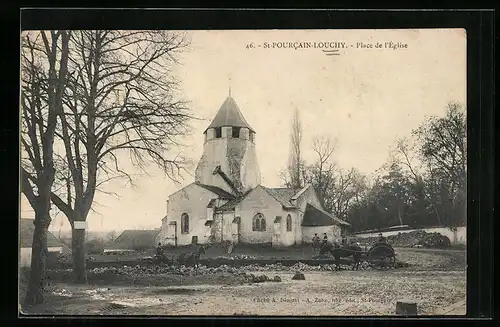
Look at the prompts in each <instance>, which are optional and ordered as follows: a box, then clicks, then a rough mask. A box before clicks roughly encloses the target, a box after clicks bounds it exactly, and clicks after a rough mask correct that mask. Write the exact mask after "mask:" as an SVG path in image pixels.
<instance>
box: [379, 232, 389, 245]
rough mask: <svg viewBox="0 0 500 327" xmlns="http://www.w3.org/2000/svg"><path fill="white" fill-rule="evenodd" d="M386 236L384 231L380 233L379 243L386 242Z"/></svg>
mask: <svg viewBox="0 0 500 327" xmlns="http://www.w3.org/2000/svg"><path fill="white" fill-rule="evenodd" d="M386 241H387V240H386V238H385V237H384V236H383V235H382V233H379V234H378V242H379V243H386Z"/></svg>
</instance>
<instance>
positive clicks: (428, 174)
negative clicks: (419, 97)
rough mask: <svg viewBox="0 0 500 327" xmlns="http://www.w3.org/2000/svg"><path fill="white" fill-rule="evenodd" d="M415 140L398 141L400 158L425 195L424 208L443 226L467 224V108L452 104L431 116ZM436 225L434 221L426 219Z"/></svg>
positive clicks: (422, 198) (415, 134)
mask: <svg viewBox="0 0 500 327" xmlns="http://www.w3.org/2000/svg"><path fill="white" fill-rule="evenodd" d="M413 136H414V139H413V140H408V139H406V140H399V141H398V142H397V147H396V148H397V156H396V160H397V161H398V162H400V163H402V164H403V165H404V166H405V167H406V168H407V171H408V175H409V177H410V178H412V180H413V183H414V187H416V188H418V192H419V193H418V195H420V197H421V199H420V200H421V201H420V206H421V208H420V210H422V209H423V207H424V206H425V205H426V204H425V202H427V205H428V207H429V208H428V209H429V210H428V216H429V217H433V218H434V220H435V222H434V224H436V223H437V224H438V225H440V226H442V225H444V226H448V227H451V228H454V227H456V226H458V225H462V224H464V223H465V202H466V187H467V186H466V174H467V163H466V160H467V158H466V151H467V149H466V120H465V110H464V107H463V106H462V105H460V104H458V103H449V104H448V105H447V108H446V113H445V115H444V116H443V117H437V116H432V117H429V118H427V119H426V120H425V121H424V122H423V123H422V124H421V125H420V126H419V127H418V128H417V129H415V130H414V131H413ZM426 223H427V224H432V221H431V220H427V221H426Z"/></svg>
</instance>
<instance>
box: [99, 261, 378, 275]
mask: <svg viewBox="0 0 500 327" xmlns="http://www.w3.org/2000/svg"><path fill="white" fill-rule="evenodd" d="M340 268H341V269H343V270H348V269H351V267H350V266H346V265H341V267H340ZM335 269H336V266H335V265H334V264H332V265H318V266H310V265H307V264H304V263H296V264H294V265H293V266H283V265H282V264H280V263H277V264H269V265H265V266H259V265H246V266H243V267H239V268H235V267H231V266H228V265H221V266H219V267H207V266H203V265H200V266H199V267H198V269H196V268H194V267H189V266H169V265H163V266H141V265H136V266H123V267H100V268H94V269H91V270H90V272H91V273H92V274H94V275H133V276H147V275H159V274H174V275H184V276H195V275H196V276H199V275H212V274H220V273H227V274H232V275H240V276H244V275H245V274H248V273H249V272H273V271H282V272H295V271H335ZM360 269H364V270H367V269H371V268H370V267H369V266H368V265H367V264H362V265H360Z"/></svg>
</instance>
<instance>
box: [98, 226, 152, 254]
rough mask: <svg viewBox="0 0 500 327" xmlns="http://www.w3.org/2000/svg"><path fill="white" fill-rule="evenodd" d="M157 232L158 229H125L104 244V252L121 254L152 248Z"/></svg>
mask: <svg viewBox="0 0 500 327" xmlns="http://www.w3.org/2000/svg"><path fill="white" fill-rule="evenodd" d="M159 232H160V230H159V229H153V230H125V231H123V233H121V234H120V236H118V237H117V238H116V239H115V240H114V241H113V242H111V243H109V244H108V245H106V247H105V249H104V254H123V253H129V252H133V251H144V250H149V249H153V248H155V246H156V237H157V236H158V233H159Z"/></svg>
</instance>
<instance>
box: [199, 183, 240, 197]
mask: <svg viewBox="0 0 500 327" xmlns="http://www.w3.org/2000/svg"><path fill="white" fill-rule="evenodd" d="M196 185H199V186H201V187H203V188H204V189H206V190H209V191H210V192H212V193H215V194H217V195H218V196H219V197H221V198H223V199H234V195H232V194H231V193H229V192H226V191H224V190H223V189H221V188H220V187H217V186H212V185H205V184H201V183H196Z"/></svg>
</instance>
